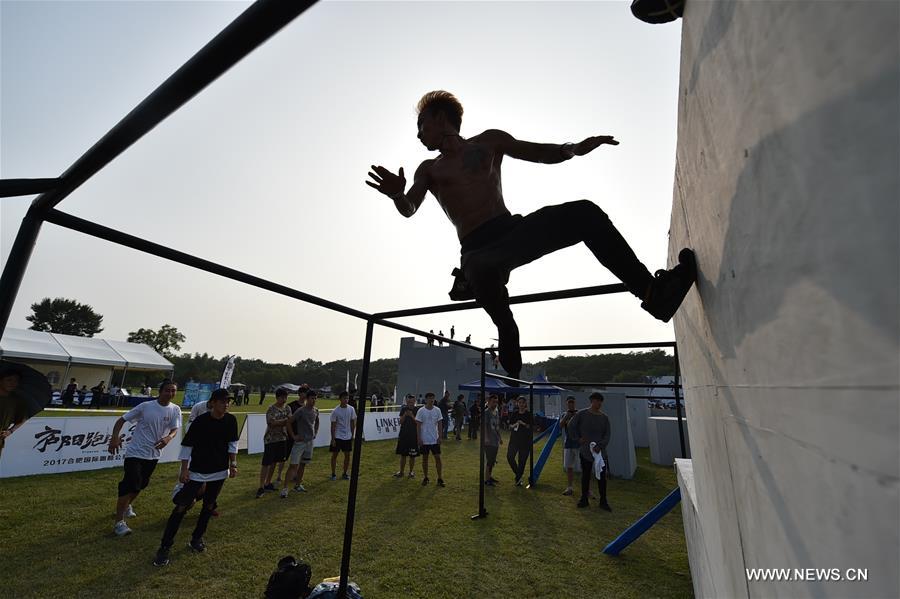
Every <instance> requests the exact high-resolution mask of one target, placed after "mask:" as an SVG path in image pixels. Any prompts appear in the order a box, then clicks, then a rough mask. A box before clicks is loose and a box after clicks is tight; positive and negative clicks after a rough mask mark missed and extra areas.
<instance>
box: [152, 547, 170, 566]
mask: <svg viewBox="0 0 900 599" xmlns="http://www.w3.org/2000/svg"><path fill="white" fill-rule="evenodd" d="M153 565H154V566H168V565H169V548H168V547H160V548H159V549H157V550H156V557H154V558H153Z"/></svg>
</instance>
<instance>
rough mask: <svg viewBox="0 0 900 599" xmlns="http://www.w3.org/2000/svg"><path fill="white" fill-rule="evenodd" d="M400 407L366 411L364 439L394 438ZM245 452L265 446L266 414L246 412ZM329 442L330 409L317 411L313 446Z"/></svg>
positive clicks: (396, 433)
mask: <svg viewBox="0 0 900 599" xmlns="http://www.w3.org/2000/svg"><path fill="white" fill-rule="evenodd" d="M399 415H400V409H399V408H394V409H391V410H386V411H384V412H382V411H380V410H379V411H378V412H366V420H365V424H364V425H363V427H364V428H365V435H364V438H365V439H366V441H382V440H384V439H396V438H397V435H398V434H400V418H399ZM244 427H245V428H246V430H247V453H248V454H253V453H262V452H263V449H264V448H265V443H264V441H263V436H264V435H265V434H266V415H265V414H248V415H247V423H246V424H245V425H244ZM330 444H331V410H328V411H322V412H319V434H318V435H316V440H315V442H314V443H313V447H328V446H329V445H330Z"/></svg>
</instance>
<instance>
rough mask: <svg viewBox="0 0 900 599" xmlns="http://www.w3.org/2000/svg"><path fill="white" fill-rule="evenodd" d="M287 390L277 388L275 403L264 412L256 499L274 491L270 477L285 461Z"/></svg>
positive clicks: (288, 417)
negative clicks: (264, 418) (262, 447)
mask: <svg viewBox="0 0 900 599" xmlns="http://www.w3.org/2000/svg"><path fill="white" fill-rule="evenodd" d="M287 396H288V392H287V389H285V388H284V387H279V388H278V390H277V391H275V403H274V404H272V405H271V406H269V409H268V410H266V433H265V436H264V437H263V441H265V447H264V449H263V457H262V469H261V470H260V471H259V488H258V489H257V490H256V498H257V499H259V498H260V497H262V496H263V495H264V494H265V492H266V491H274V490H275V485H273V484H272V475H273V474H274V473H275V464H280V463H282V462H284V461H285V460H286V459H287V431H286V430H285V429H286V428H287V425H288V422H290V418H291V409H290V408H289V407H287V405H286V403H287Z"/></svg>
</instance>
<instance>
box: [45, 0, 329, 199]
mask: <svg viewBox="0 0 900 599" xmlns="http://www.w3.org/2000/svg"><path fill="white" fill-rule="evenodd" d="M313 4H315V0H293V1H291V2H285V1H284V0H257V1H256V2H254V3H253V4H251V5H250V6H249V7H248V8H247V10H245V11H244V12H242V13H241V14H240V15H238V17H237V18H236V19H234V21H232V22H231V23H230V24H229V25H228V26H227V27H225V29H223V30H222V31H221V32H219V34H218V35H216V37H214V38H213V39H212V40H210V41H209V42H208V43H207V44H206V45H205V46H203V48H201V49H200V50H198V51H197V53H196V54H194V56H192V57H191V58H190V59H189V60H188V61H187V62H186V63H184V64H183V65H182V66H181V68H179V69H178V70H177V71H175V72H174V73H173V74H172V75H170V76H169V78H168V79H166V80H165V81H164V82H163V83H161V84H160V85H159V87H157V88H156V89H155V90H153V92H151V93H150V95H149V96H147V97H146V98H145V99H144V101H143V102H141V103H140V104H138V105H137V106H136V107H135V108H134V109H133V110H132V111H131V112H129V113H128V114H127V115H125V117H123V118H122V120H121V121H119V122H118V123H117V124H116V125H115V126H114V127H113V128H112V129H110V130H109V132H107V133H106V135H104V136H103V137H102V138H100V140H99V141H98V142H97V143H95V144H94V145H93V146H92V147H91V148H90V149H88V150H87V151H86V152H85V153H84V154H83V155H82V156H81V157H80V158H79V159H78V160H76V161H75V163H74V164H72V166H70V167H69V168H68V169H67V170H66V172H65V173H63V175H62V177H60V179H61V180H62V181H61V183H60V185H58V186H57V187H56V188H55V189H53V190H52V191H49V192H47V193H44V194H42V195H40V196H38V197H37V198H35V200H34V201H35V203H36V204H37V205H38V207H39V208H40V209H41V210H47V209H49V208H53V207H54V206H56V205H57V204H59V203H60V202H61V201H62V200H63V199H65V198H66V196H68V195H69V194H70V193H72V192H73V191H74V190H75V189H77V188H78V187H79V186H80V185H81V184H82V183H84V182H85V181H87V180H88V179H89V178H90V177H92V176H93V175H94V174H95V173H97V171H99V170H100V169H102V168H103V167H104V166H106V165H107V164H109V163H110V162H111V161H112V160H113V159H115V158H116V157H117V156H118V155H119V154H121V153H122V152H124V151H125V150H126V149H128V147H129V146H131V144H133V143H134V142H136V141H137V140H139V139H140V138H141V137H143V136H144V135H145V134H146V133H147V132H149V131H150V130H151V129H153V128H154V127H156V126H157V125H158V124H159V123H161V122H162V121H163V120H164V119H165V118H166V117H168V116H169V115H170V114H172V113H173V112H175V111H176V110H178V108H180V107H181V106H182V105H184V104H185V103H186V102H187V101H188V100H190V99H191V98H193V97H194V96H195V95H196V94H197V93H199V92H200V91H201V90H203V89H204V88H205V87H206V86H207V85H209V84H210V83H212V82H213V81H215V80H216V79H217V78H218V77H219V76H220V75H221V74H222V73H224V72H225V71H227V70H228V69H230V68H231V67H232V66H234V65H235V64H236V63H237V62H238V61H240V60H241V59H242V58H244V57H245V56H246V55H248V54H250V52H252V51H253V50H254V49H256V48H257V47H258V46H260V45H262V44H263V43H264V42H265V41H266V40H267V39H269V37H271V36H272V35H274V34H275V33H276V32H277V31H278V30H280V29H281V28H282V27H284V26H285V25H287V24H288V23H290V22H291V21H292V20H293V19H294V18H296V17H297V16H298V15H300V13H302V12H303V11H305V10H306V9H308V8H309V7H310V6H312V5H313Z"/></svg>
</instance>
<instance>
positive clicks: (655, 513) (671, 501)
mask: <svg viewBox="0 0 900 599" xmlns="http://www.w3.org/2000/svg"><path fill="white" fill-rule="evenodd" d="M679 501H681V489H679V488H678V487H676V488H675V490H674V491H672V492H671V493H669V494H668V495H666V497H665V498H664V499H663V500H662V501H660V502H659V503H657V504H656V506H655V507H654V508H653V509H652V510H650V511H649V512H647V513H646V514H644V515H643V516H641V518H640V519H639V520H638V521H637V522H635V523H634V524H632V525H631V526H629V527H628V528H626V529H625V532H623V533H622V534H620V535H619V536H618V537H616V539H615V540H614V541H613V542H612V543H610V544H609V545H607V546H606V547H605V548H604V549H603V553H605V554H607V555H619V554H620V553H621V552H622V550H623V549H625V548H626V547H628V546H629V545H631V544H632V543H633V542H634V541H635V540H637V538H638V537H639V536H641V535H642V534H644V533H645V532H647V531H648V530H650V527H651V526H653V525H654V524H656V523H657V521H659V519H660V518H662V517H663V516H665V515H666V514H668V513H669V511H670V510H671V509H672V508H673V507H675V506H676V505H678V502H679Z"/></svg>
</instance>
